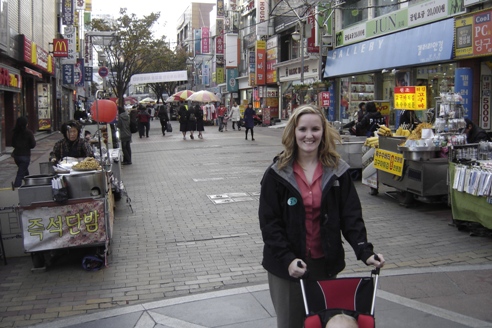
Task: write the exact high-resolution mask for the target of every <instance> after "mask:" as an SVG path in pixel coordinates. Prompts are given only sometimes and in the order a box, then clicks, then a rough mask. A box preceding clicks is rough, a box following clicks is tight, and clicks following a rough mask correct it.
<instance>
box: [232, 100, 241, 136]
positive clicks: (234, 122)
mask: <svg viewBox="0 0 492 328" xmlns="http://www.w3.org/2000/svg"><path fill="white" fill-rule="evenodd" d="M230 117H231V120H232V129H233V130H236V125H237V130H238V131H241V125H240V124H239V120H240V119H241V114H240V112H239V106H238V105H237V102H235V101H234V104H233V105H232V106H231V110H230Z"/></svg>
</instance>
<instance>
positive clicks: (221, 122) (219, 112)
mask: <svg viewBox="0 0 492 328" xmlns="http://www.w3.org/2000/svg"><path fill="white" fill-rule="evenodd" d="M226 114H227V108H226V107H225V106H224V105H222V104H220V103H219V107H218V108H217V118H218V120H219V131H220V132H224V116H225V115H226Z"/></svg>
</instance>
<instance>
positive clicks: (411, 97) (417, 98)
mask: <svg viewBox="0 0 492 328" xmlns="http://www.w3.org/2000/svg"><path fill="white" fill-rule="evenodd" d="M394 91H395V93H394V104H395V109H405V110H425V109H427V88H426V87H425V86H413V87H411V86H406V87H396V88H395V89H394Z"/></svg>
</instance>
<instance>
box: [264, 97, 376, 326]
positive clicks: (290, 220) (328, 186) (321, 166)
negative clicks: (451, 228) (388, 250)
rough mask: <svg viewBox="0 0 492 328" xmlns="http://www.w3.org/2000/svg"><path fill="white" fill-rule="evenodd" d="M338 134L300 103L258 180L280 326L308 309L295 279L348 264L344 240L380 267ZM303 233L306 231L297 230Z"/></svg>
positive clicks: (327, 274)
mask: <svg viewBox="0 0 492 328" xmlns="http://www.w3.org/2000/svg"><path fill="white" fill-rule="evenodd" d="M337 141H340V135H339V134H338V131H337V130H335V129H334V128H333V127H331V125H330V124H329V123H328V121H327V120H326V118H325V116H324V114H323V112H322V111H321V110H319V109H318V108H317V107H315V106H311V105H305V106H301V107H298V108H296V110H295V111H294V112H293V113H292V116H291V118H290V119H289V121H288V122H287V125H286V127H285V130H284V133H283V135H282V144H283V146H284V150H283V152H282V153H280V154H279V155H278V156H277V157H275V159H274V162H273V164H271V165H270V166H269V167H268V168H267V170H266V171H265V174H264V175H263V179H262V181H261V192H260V205H259V210H258V215H259V220H260V228H261V232H262V236H263V242H264V244H265V246H264V248H263V262H262V264H263V267H264V268H265V269H266V270H267V271H268V284H269V289H270V295H271V298H272V303H273V306H274V308H275V311H276V312H277V327H282V328H283V327H302V326H303V321H304V311H303V310H304V308H303V301H302V294H301V293H300V291H299V289H300V288H299V285H298V283H297V279H298V278H301V277H303V275H304V274H305V273H306V271H307V270H309V277H307V278H305V279H308V280H325V279H329V278H333V277H335V276H336V275H337V274H338V273H339V272H340V271H342V270H343V268H344V267H345V259H344V258H345V253H344V248H343V245H342V242H343V241H342V238H341V236H342V235H343V236H344V238H345V239H346V240H347V241H348V242H349V244H350V245H351V246H352V248H353V250H354V252H355V254H356V256H357V258H358V259H359V260H361V261H363V262H364V263H366V264H367V265H374V266H376V267H382V266H383V265H384V258H383V256H382V255H381V254H378V256H379V259H378V260H376V259H375V253H374V252H373V246H372V244H371V243H369V242H368V241H367V236H366V228H365V226H364V221H363V220H362V208H361V204H360V200H359V196H358V195H357V191H356V189H355V186H354V184H353V181H352V178H351V176H350V173H349V169H350V166H349V165H348V164H347V163H346V162H344V161H343V160H342V159H341V158H340V155H339V154H338V153H337V151H336V142H337ZM299 231H302V232H303V233H299Z"/></svg>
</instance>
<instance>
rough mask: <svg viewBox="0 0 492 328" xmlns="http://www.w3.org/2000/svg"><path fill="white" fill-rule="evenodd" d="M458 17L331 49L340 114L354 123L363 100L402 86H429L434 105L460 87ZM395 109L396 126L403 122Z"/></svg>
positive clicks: (329, 63)
mask: <svg viewBox="0 0 492 328" xmlns="http://www.w3.org/2000/svg"><path fill="white" fill-rule="evenodd" d="M453 27H454V19H453V18H451V19H446V20H442V21H439V22H435V23H431V24H427V25H424V26H420V27H416V28H412V29H407V30H404V31H401V32H397V33H393V34H388V35H384V36H381V37H378V38H374V39H370V40H366V41H363V42H359V43H356V44H352V45H349V46H345V47H340V48H337V49H335V50H331V51H329V52H328V57H327V60H326V65H325V73H324V78H325V79H328V80H329V81H331V82H333V83H334V84H335V95H334V99H335V102H333V109H332V110H333V111H334V113H333V114H334V117H335V119H336V120H340V121H342V122H345V123H347V122H349V121H350V120H351V118H352V117H353V114H354V113H355V112H356V111H357V110H358V105H359V103H360V102H367V101H371V100H374V99H389V100H392V99H393V90H394V88H395V87H397V86H409V85H426V86H427V92H428V93H429V94H428V97H427V99H428V101H429V103H428V104H427V106H428V108H434V107H435V105H436V103H435V102H436V97H438V96H439V93H440V92H454V91H455V90H454V83H455V68H456V67H457V65H456V64H455V63H454V62H451V60H452V54H453V40H454V33H453ZM397 118H398V116H397V113H396V112H394V111H392V112H391V113H390V125H394V124H397Z"/></svg>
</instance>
